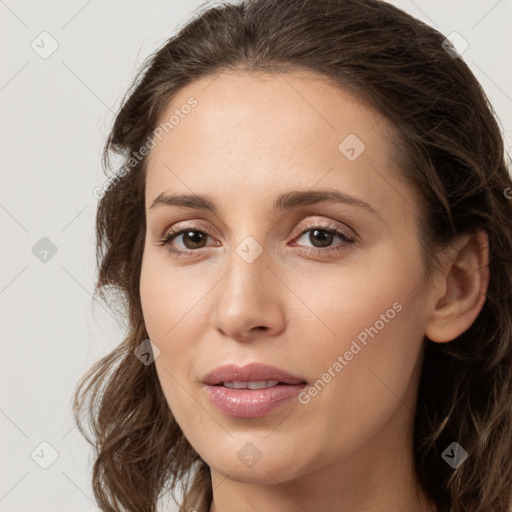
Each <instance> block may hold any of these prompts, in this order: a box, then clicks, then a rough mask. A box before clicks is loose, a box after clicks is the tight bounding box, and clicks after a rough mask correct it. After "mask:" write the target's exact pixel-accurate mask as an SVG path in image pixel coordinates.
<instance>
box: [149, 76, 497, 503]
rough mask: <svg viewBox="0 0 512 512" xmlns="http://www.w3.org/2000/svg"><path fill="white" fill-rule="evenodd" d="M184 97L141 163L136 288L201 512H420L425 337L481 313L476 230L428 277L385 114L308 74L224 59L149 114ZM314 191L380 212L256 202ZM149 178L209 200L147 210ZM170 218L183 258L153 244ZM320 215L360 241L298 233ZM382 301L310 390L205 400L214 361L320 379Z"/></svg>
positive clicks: (451, 330) (482, 246) (160, 187)
mask: <svg viewBox="0 0 512 512" xmlns="http://www.w3.org/2000/svg"><path fill="white" fill-rule="evenodd" d="M190 96H193V97H194V98H196V99H197V101H198V105H197V106H196V107H195V108H194V109H192V111H191V112H190V113H189V114H188V115H186V116H184V118H183V119H181V120H180V122H179V124H177V125H176V126H175V127H174V129H172V130H171V131H169V133H168V134H167V135H165V136H164V137H163V138H162V140H161V141H158V140H156V139H155V142H157V144H156V146H155V147H154V148H153V149H151V151H150V154H149V157H148V168H147V178H146V179H147V181H146V208H147V211H146V214H147V215H146V217H147V219H146V220H147V225H146V227H147V229H146V239H145V248H144V256H143V262H142V272H141V279H140V292H141V301H142V308H143V313H144V320H145V324H146V328H147V331H148V334H149V336H150V339H151V340H152V342H153V343H154V344H155V345H156V346H157V347H158V348H159V349H160V351H161V352H160V355H159V356H158V357H157V358H156V360H155V365H156V369H157V373H158V377H159V379H160V382H161V384H162V388H163V391H164V394H165V397H166V400H167V402H168V404H169V407H170V408H171V410H172V412H173V415H174V417H175V418H176V421H177V422H178V424H179V425H180V427H181V429H182V430H183V432H184V434H185V436H186V437H187V439H188V440H189V442H190V444H191V445H192V446H193V448H194V449H195V450H196V451H197V453H199V455H200V456H201V457H202V458H203V460H204V461H205V462H206V463H207V464H208V465H209V467H210V468H211V475H212V483H213V496H214V499H213V503H212V506H211V509H210V512H230V511H235V510H236V511H247V512H249V511H261V510H273V511H276V512H295V511H304V510H308V511H313V510H322V511H326V512H327V511H337V512H348V511H351V512H354V511H357V512H363V511H365V512H369V511H379V512H391V511H393V512H397V511H399V510H400V511H407V512H410V511H412V512H415V511H420V510H421V511H433V510H435V508H434V506H433V505H432V503H429V502H428V500H426V498H425V496H423V494H422V493H421V492H418V493H417V492H416V490H415V489H416V488H415V484H416V478H415V474H414V467H413V458H412V457H413V456H412V454H413V443H412V422H413V418H414V411H415V405H416V400H417V388H418V379H419V376H420V369H421V361H422V356H423V347H424V343H425V336H428V337H429V338H430V339H431V340H432V341H433V342H438V343H441V342H447V341H450V340H452V339H454V338H455V337H456V336H458V335H459V334H460V333H462V332H464V331H465V330H466V329H467V328H468V327H469V326H470V325H471V324H472V323H473V321H474V320H475V318H476V317H477V316H478V313H479V312H480V310H481V308H482V306H483V303H484V301H485V291H486V289H487V283H488V277H489V276H488V268H487V267H486V265H487V258H488V252H487V238H486V237H485V235H484V234H483V233H481V232H476V233H475V234H474V235H467V236H465V237H463V238H461V239H460V240H459V241H458V242H457V244H455V245H454V246H453V247H451V248H449V250H447V251H446V252H445V253H443V255H442V260H441V261H442V270H440V271H439V272H438V273H437V274H436V275H435V277H434V280H433V284H432V285H431V286H428V287H427V281H426V280H425V279H424V275H425V269H424V266H423V262H422V259H421V252H420V245H419V240H418V232H417V226H416V215H417V213H416V212H417V209H418V205H419V200H420V197H419V196H418V195H417V193H416V192H415V191H414V190H413V189H412V188H410V187H409V186H408V185H407V184H406V182H405V181H404V179H403V178H402V177H401V174H400V173H399V171H398V169H397V166H396V165H395V164H394V162H393V153H394V151H395V150H394V147H393V146H392V144H391V142H390V138H389V135H390V133H391V127H390V126H389V125H388V124H387V122H386V120H385V119H384V118H383V117H382V116H381V115H380V114H378V113H377V112H376V111H374V110H373V109H371V108H370V107H369V106H368V105H366V104H364V103H362V102H361V101H360V100H358V99H357V98H355V97H354V96H352V95H351V94H350V93H349V92H347V91H344V90H342V89H340V88H337V87H334V86H333V85H330V84H329V83H327V82H326V81H325V80H324V79H323V78H322V77H321V76H319V75H316V74H314V73H312V72H305V71H301V72H299V71H297V72H293V73H286V74H277V73H276V74H255V73H244V72H241V71H239V72H223V73H221V74H220V75H218V76H217V77H216V78H214V79H213V78H212V77H206V78H204V79H201V80H197V81H195V82H193V83H191V84H189V85H187V86H186V87H184V88H183V89H181V90H180V91H179V93H178V94H177V96H175V97H174V98H173V101H172V103H171V104H169V105H168V107H167V109H166V111H165V112H164V113H163V115H162V118H161V119H162V120H167V119H169V117H170V116H171V115H172V113H173V112H174V110H175V109H176V108H180V106H181V105H183V104H185V103H186V102H187V99H188V98H189V97H190ZM349 134H356V135H357V137H358V138H359V139H360V140H361V141H363V143H364V144H365V146H366V149H365V150H364V151H363V152H362V153H361V154H360V155H359V156H358V157H357V158H356V159H355V160H354V161H350V160H349V159H347V158H346V157H345V155H344V154H342V152H340V150H339V149H338V145H339V144H340V142H342V141H343V140H344V139H345V138H346V137H347V135H349ZM320 189H322V190H323V189H330V190H336V191H339V192H343V193H346V194H350V195H353V196H355V197H357V198H359V199H361V200H362V201H365V202H366V203H368V204H370V205H371V206H372V207H373V208H374V209H375V210H376V212H377V214H373V213H371V212H369V211H367V210H366V209H364V208H361V207H358V206H355V205H350V204H341V203H334V202H331V203H328V202H324V203H320V204H314V205H309V206H300V207H297V208H294V209H291V210H289V211H280V210H274V209H273V208H272V204H273V202H274V200H275V198H276V197H277V196H278V195H279V194H282V193H286V192H289V191H291V190H304V191H308V190H320ZM164 191H165V192H167V193H169V194H181V193H184V194H190V193H195V194H199V195H205V196H207V197H208V198H209V199H210V200H211V201H212V202H213V203H214V204H215V205H216V207H217V209H218V212H217V213H212V212H210V211H205V210H198V209H191V208H187V207H179V206H168V205H164V206H158V207H155V208H150V206H151V204H152V202H153V200H154V199H155V198H156V197H157V196H158V195H159V194H160V193H161V192H164ZM171 226H175V227H176V228H178V227H179V228H185V227H186V228H189V229H194V230H198V231H200V232H202V233H205V234H206V235H208V236H207V237H206V236H204V239H203V242H200V243H199V244H198V243H197V240H198V239H197V235H196V238H195V239H194V240H192V241H191V239H190V238H187V237H186V235H178V236H177V237H176V238H175V239H174V240H173V241H172V242H171V244H172V246H173V247H174V248H176V249H182V250H186V249H189V250H192V251H196V252H194V253H193V254H192V255H188V256H184V257H177V256H176V255H175V254H173V253H171V252H169V250H168V248H167V247H164V246H161V245H159V243H158V240H159V239H160V238H161V237H162V236H163V235H164V234H165V233H166V232H168V230H169V228H170V227H171ZM332 227H335V228H339V229H341V230H342V231H344V232H345V233H346V234H349V235H353V236H354V237H355V239H356V242H355V243H353V244H352V245H350V244H348V243H346V242H344V241H343V240H342V239H340V238H338V237H337V235H333V238H332V240H331V242H330V243H329V242H327V243H325V242H324V243H323V244H322V238H321V237H318V236H316V237H315V236H313V231H314V230H313V229H312V228H316V229H329V228H332ZM308 229H309V231H306V230H308ZM249 236H250V237H253V238H254V239H255V240H256V241H257V242H258V244H259V245H260V246H261V248H262V249H263V252H262V253H261V254H260V255H259V256H258V257H257V258H256V259H255V260H254V261H253V262H252V263H248V262H247V261H246V260H245V259H244V258H242V257H241V256H240V255H239V254H238V253H237V252H236V250H237V248H238V246H239V245H240V244H241V242H242V241H244V239H245V238H246V237H249ZM194 241H195V245H194V243H193V242H194ZM293 242H295V243H296V245H293ZM335 246H337V247H338V248H340V250H339V251H330V252H327V249H328V248H329V247H335ZM315 249H317V253H316V254H315V253H312V252H310V251H311V250H313V251H314V250H315ZM321 251H324V252H321ZM395 303H398V304H400V305H401V310H400V312H397V313H396V314H395V315H394V318H393V319H391V320H389V321H388V322H386V323H385V325H384V327H383V328H381V329H380V330H379V331H378V334H377V335H375V336H374V337H373V338H368V342H367V345H366V346H362V345H361V344H360V345H361V346H362V347H363V348H362V349H361V351H360V352H358V353H357V355H355V356H354V357H353V358H352V359H351V360H350V361H346V362H347V364H346V365H344V366H343V369H342V370H341V371H339V372H337V373H336V372H335V375H336V376H335V377H333V378H332V379H331V380H330V382H328V383H327V384H326V385H325V387H323V389H321V391H320V392H318V393H317V394H316V396H314V397H311V399H310V401H309V402H308V403H307V404H303V403H300V402H299V401H298V400H296V399H295V400H291V401H289V402H287V404H286V405H285V406H283V407H280V408H278V409H277V410H275V411H273V412H271V413H270V414H268V415H266V416H264V417H261V418H255V419H240V418H231V417H228V416H226V415H224V414H223V413H221V412H220V411H219V410H218V409H217V408H216V407H215V406H214V405H213V404H212V403H211V402H210V401H209V399H208V397H207V395H206V393H205V388H204V386H203V384H202V383H201V380H202V378H203V377H204V376H205V375H206V374H207V373H208V372H210V371H211V370H213V369H215V368H216V367H218V366H220V365H222V364H226V363H236V364H245V363H248V362H253V361H260V362H264V363H267V364H271V365H274V366H277V367H280V368H283V369H285V370H287V371H289V372H290V373H292V374H294V375H298V376H300V377H302V378H303V379H304V380H306V381H307V382H308V383H314V382H316V381H317V380H318V379H320V378H321V377H322V375H323V374H324V373H325V372H326V371H327V370H328V368H330V367H331V368H332V367H333V364H334V363H335V362H336V361H337V358H338V356H340V355H341V356H343V354H344V353H345V352H346V351H347V350H349V349H350V346H351V343H352V342H353V341H354V340H357V336H358V334H359V333H361V332H362V331H364V330H365V328H369V327H371V326H374V325H375V324H376V321H377V320H379V319H380V318H381V316H380V315H381V314H385V313H386V311H387V310H389V309H390V308H392V306H393V304H395ZM248 442H250V443H252V444H253V445H254V446H255V447H256V449H257V452H258V453H259V454H261V458H260V459H259V460H258V461H257V462H256V463H255V464H254V465H252V466H251V467H248V466H247V465H245V464H244V463H243V462H242V460H240V459H239V458H238V457H237V453H238V452H239V450H241V449H242V448H243V447H244V446H246V444H247V443H248ZM246 449H247V448H246ZM253 450H254V449H253Z"/></svg>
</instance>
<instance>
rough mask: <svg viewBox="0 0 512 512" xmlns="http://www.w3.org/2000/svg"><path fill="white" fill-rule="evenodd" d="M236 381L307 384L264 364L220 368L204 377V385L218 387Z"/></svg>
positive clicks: (230, 365)
mask: <svg viewBox="0 0 512 512" xmlns="http://www.w3.org/2000/svg"><path fill="white" fill-rule="evenodd" d="M234 380H236V381H241V382H248V381H251V380H277V381H278V382H283V383H285V384H302V383H305V382H306V380H305V379H303V378H302V377H298V376H296V375H292V374H291V373H288V372H286V371H285V370H282V369H281V368H277V367H275V366H269V365H267V364H263V363H249V364H246V365H245V366H237V365H235V364H227V365H223V366H219V367H218V368H216V369H215V370H213V371H212V372H210V373H209V374H208V375H206V377H204V379H203V384H207V385H208V386H216V385H217V384H221V383H222V382H232V381H234Z"/></svg>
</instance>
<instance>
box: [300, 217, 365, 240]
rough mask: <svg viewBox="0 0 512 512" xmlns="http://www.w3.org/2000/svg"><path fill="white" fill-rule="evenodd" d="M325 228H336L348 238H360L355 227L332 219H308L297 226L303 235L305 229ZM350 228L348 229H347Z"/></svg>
mask: <svg viewBox="0 0 512 512" xmlns="http://www.w3.org/2000/svg"><path fill="white" fill-rule="evenodd" d="M313 228H317V229H325V230H335V231H340V232H341V233H343V234H344V235H345V236H346V237H347V238H349V239H356V238H358V235H357V233H356V231H355V230H354V229H352V228H351V227H350V226H348V225H346V224H344V223H341V222H339V221H332V220H307V221H304V222H302V223H300V224H299V226H298V227H297V231H298V235H297V236H299V235H302V234H303V233H304V231H307V230H309V229H313ZM347 228H348V229H347Z"/></svg>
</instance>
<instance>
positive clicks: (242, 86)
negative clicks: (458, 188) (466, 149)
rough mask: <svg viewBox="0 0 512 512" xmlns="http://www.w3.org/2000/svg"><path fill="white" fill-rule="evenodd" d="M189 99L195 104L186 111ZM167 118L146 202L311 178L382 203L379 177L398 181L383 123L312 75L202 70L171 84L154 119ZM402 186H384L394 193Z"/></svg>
mask: <svg viewBox="0 0 512 512" xmlns="http://www.w3.org/2000/svg"><path fill="white" fill-rule="evenodd" d="M191 98H193V99H194V100H195V102H196V103H195V106H194V107H193V108H188V107H187V108H185V106H186V105H189V104H191V103H190V99H191ZM171 118H174V122H173V123H172V128H169V126H168V130H167V131H165V132H164V133H163V134H162V136H161V140H159V139H156V138H154V141H155V142H156V145H155V147H154V148H153V149H152V150H151V151H150V153H149V157H148V166H147V170H148V172H147V181H146V195H147V197H148V202H149V200H150V199H151V198H153V197H154V196H156V195H158V194H159V193H160V192H161V191H162V190H175V189H176V190H177V191H180V192H187V193H190V192H191V191H192V192H193V193H197V194H203V193H209V194H213V195H215V194H216V193H217V192H219V193H220V192H221V191H222V192H223V195H224V196H225V197H231V198H232V200H235V199H237V198H238V199H240V200H242V196H241V194H242V195H243V196H244V197H243V200H244V201H245V200H246V199H248V196H250V199H251V200H252V199H253V198H254V197H255V196H256V197H258V198H259V199H262V198H264V197H268V198H269V201H270V200H271V198H274V197H275V196H276V195H277V193H278V192H280V191H285V190H286V189H287V188H290V187H289V186H288V185H290V186H291V184H292V183H293V188H301V187H302V188H312V187H314V186H315V184H317V183H318V184H319V185H321V186H323V187H324V186H327V187H335V188H342V189H343V191H344V192H347V193H349V194H353V195H359V196H360V195H362V194H363V193H364V194H366V197H367V199H369V198H370V197H372V196H374V197H373V200H374V201H376V202H377V204H378V203H379V202H381V203H382V202H383V200H385V198H382V197H380V198H379V196H381V195H382V191H383V188H382V187H383V183H382V182H383V180H384V181H386V180H387V181H389V180H390V179H394V180H395V181H396V180H399V181H401V180H400V176H399V173H398V169H397V166H396V165H395V163H394V161H393V151H394V146H393V145H392V143H391V136H392V128H391V126H390V125H389V123H388V121H387V120H386V119H385V118H384V117H383V116H381V115H380V114H379V113H378V112H377V111H376V110H374V109H372V108H371V107H370V106H369V104H368V103H365V102H364V101H361V100H360V99H358V98H357V97H356V96H355V95H354V94H352V93H351V92H350V91H348V90H346V89H342V88H340V87H337V86H335V85H334V84H332V83H331V82H330V81H328V80H327V79H326V78H325V77H324V76H322V75H319V74H316V73H314V72H309V71H294V72H291V73H253V72H251V73H249V72H231V71H230V72H221V73H220V74H218V75H213V76H208V77H204V78H202V79H200V80H196V81H194V82H192V83H191V84H189V85H187V86H185V87H183V88H182V89H180V90H179V91H178V93H177V94H176V95H175V96H174V97H173V99H172V101H171V102H170V103H169V104H168V105H167V108H166V109H165V110H164V112H163V113H162V115H161V117H160V120H159V123H160V124H161V126H163V125H164V123H166V122H168V121H169V120H170V119H171ZM354 156H355V158H354ZM401 186H402V185H401V184H400V183H395V184H394V185H393V186H391V189H390V190H393V189H394V190H395V196H396V187H401ZM389 187H390V185H389V184H388V185H387V188H389ZM403 193H407V192H406V191H405V189H404V191H403ZM229 194H231V195H229ZM388 196H389V195H388ZM388 199H391V198H389V197H388ZM395 199H396V197H395ZM381 206H382V205H381Z"/></svg>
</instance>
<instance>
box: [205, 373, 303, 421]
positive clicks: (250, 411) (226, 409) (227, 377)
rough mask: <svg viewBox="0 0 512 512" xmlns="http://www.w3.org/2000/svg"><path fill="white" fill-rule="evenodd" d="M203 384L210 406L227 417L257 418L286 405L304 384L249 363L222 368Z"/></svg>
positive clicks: (288, 376)
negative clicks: (213, 406)
mask: <svg viewBox="0 0 512 512" xmlns="http://www.w3.org/2000/svg"><path fill="white" fill-rule="evenodd" d="M203 384H205V386H206V391H207V395H208V398H209V399H210V401H211V402H212V404H213V405H215V406H216V407H217V408H218V409H219V410H220V412H222V413H223V414H225V415H226V416H231V417H237V418H257V417H261V416H265V415H267V414H269V413H270V412H272V411H274V410H276V409H278V408H281V407H282V406H284V405H285V404H286V403H289V402H290V401H291V400H292V399H293V398H295V397H296V396H297V395H298V394H299V393H300V392H301V391H302V389H304V387H305V386H306V385H307V382H306V380H305V379H303V378H301V377H298V376H295V375H292V374H291V373H289V372H286V371H284V370H282V369H280V368H276V367H274V366H268V365H263V364H261V363H251V364H248V365H245V366H235V365H226V366H221V367H219V368H217V369H216V370H214V371H213V372H211V373H210V374H208V375H207V376H206V377H205V378H204V379H203Z"/></svg>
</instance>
